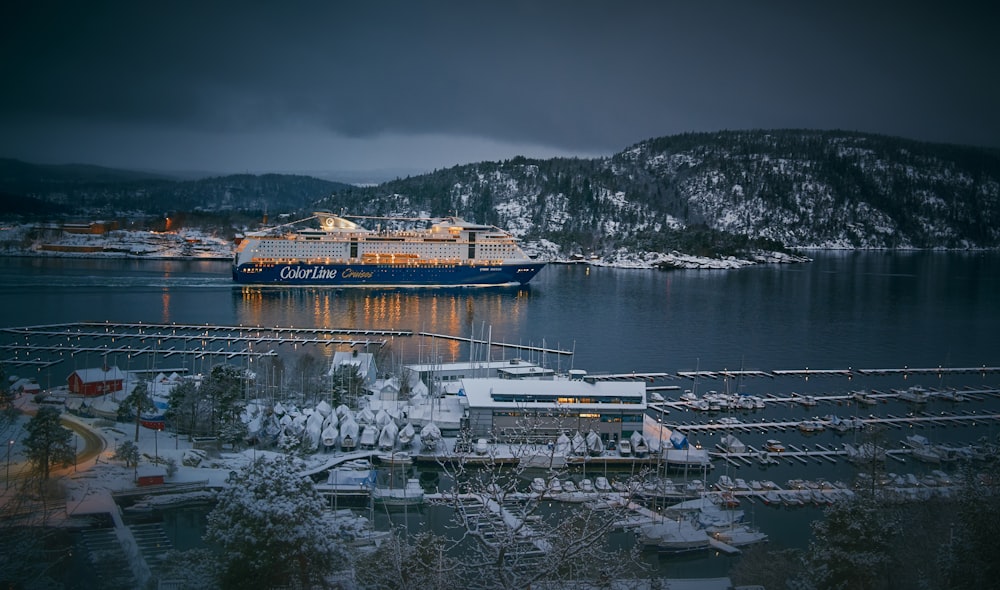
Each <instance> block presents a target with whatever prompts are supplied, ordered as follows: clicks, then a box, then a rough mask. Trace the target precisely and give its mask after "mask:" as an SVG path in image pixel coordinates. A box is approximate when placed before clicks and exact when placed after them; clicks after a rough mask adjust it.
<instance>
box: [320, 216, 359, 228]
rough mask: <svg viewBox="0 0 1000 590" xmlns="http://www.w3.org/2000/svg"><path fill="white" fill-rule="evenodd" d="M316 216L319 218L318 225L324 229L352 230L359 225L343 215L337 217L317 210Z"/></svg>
mask: <svg viewBox="0 0 1000 590" xmlns="http://www.w3.org/2000/svg"><path fill="white" fill-rule="evenodd" d="M315 215H316V218H317V219H319V226H320V227H321V228H323V229H325V230H326V231H336V230H344V229H347V230H354V229H359V228H360V226H358V224H356V223H354V222H353V221H348V220H346V219H344V218H343V217H338V216H336V215H334V214H332V213H323V212H317V213H316V214H315Z"/></svg>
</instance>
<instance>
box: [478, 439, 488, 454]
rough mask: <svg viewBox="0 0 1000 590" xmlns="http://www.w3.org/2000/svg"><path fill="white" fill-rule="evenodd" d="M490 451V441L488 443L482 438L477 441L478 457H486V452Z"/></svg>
mask: <svg viewBox="0 0 1000 590" xmlns="http://www.w3.org/2000/svg"><path fill="white" fill-rule="evenodd" d="M489 450H490V445H489V441H487V440H486V439H485V438H481V439H479V440H477V441H476V448H475V451H476V454H477V455H485V454H486V452H487V451H489Z"/></svg>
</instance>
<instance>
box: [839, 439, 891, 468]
mask: <svg viewBox="0 0 1000 590" xmlns="http://www.w3.org/2000/svg"><path fill="white" fill-rule="evenodd" d="M844 452H845V453H846V454H847V460H848V461H852V462H855V463H858V462H867V461H885V449H884V448H882V447H878V446H875V445H873V444H872V443H863V444H861V445H860V446H857V447H855V446H854V445H852V444H850V443H844Z"/></svg>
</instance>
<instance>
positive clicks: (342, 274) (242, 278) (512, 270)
mask: <svg viewBox="0 0 1000 590" xmlns="http://www.w3.org/2000/svg"><path fill="white" fill-rule="evenodd" d="M543 266H545V263H544V262H526V263H523V264H501V265H495V266H485V265H484V266H469V265H452V266H447V265H420V266H406V265H393V264H305V263H295V264H273V265H272V264H268V265H253V264H244V265H240V266H234V267H233V281H235V282H237V283H241V284H249V285H315V286H326V285H329V286H338V287H350V286H373V287H376V286H377V287H384V286H460V285H508V284H521V285H523V284H525V283H527V282H528V281H530V280H531V279H532V277H534V276H535V275H536V274H538V271H540V270H541V269H542V267H543Z"/></svg>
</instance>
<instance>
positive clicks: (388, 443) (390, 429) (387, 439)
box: [378, 413, 399, 451]
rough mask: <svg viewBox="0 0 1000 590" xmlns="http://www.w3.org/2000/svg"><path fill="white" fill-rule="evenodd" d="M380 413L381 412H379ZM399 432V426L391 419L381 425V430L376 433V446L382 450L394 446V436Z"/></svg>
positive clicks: (387, 449) (390, 448)
mask: <svg viewBox="0 0 1000 590" xmlns="http://www.w3.org/2000/svg"><path fill="white" fill-rule="evenodd" d="M380 414H381V413H380ZM398 434H399V427H398V426H396V423H395V422H392V421H391V420H390V421H389V422H386V423H385V425H383V426H382V431H381V432H379V434H378V448H379V449H380V450H383V451H390V450H392V448H393V447H395V446H396V436H397V435H398Z"/></svg>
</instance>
